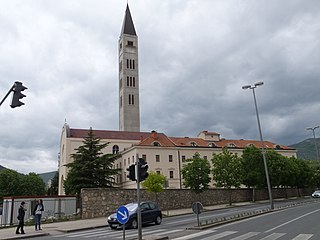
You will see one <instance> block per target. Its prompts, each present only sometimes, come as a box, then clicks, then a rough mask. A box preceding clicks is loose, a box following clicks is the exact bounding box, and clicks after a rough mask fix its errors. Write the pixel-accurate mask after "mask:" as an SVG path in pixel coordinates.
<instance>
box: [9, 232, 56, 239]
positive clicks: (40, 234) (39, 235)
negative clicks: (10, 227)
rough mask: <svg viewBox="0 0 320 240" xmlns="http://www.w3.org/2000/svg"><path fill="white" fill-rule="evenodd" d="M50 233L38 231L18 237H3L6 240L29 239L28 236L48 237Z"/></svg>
mask: <svg viewBox="0 0 320 240" xmlns="http://www.w3.org/2000/svg"><path fill="white" fill-rule="evenodd" d="M49 235H50V234H49V233H38V234H30V235H23V236H22V235H18V236H16V237H9V238H3V239H4V240H12V239H27V238H36V237H46V236H49Z"/></svg>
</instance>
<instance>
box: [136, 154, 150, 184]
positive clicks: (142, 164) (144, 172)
mask: <svg viewBox="0 0 320 240" xmlns="http://www.w3.org/2000/svg"><path fill="white" fill-rule="evenodd" d="M138 166H139V182H142V181H144V180H145V179H146V178H147V177H148V176H149V173H148V168H149V166H148V164H147V162H146V160H144V159H143V158H139V165H138Z"/></svg>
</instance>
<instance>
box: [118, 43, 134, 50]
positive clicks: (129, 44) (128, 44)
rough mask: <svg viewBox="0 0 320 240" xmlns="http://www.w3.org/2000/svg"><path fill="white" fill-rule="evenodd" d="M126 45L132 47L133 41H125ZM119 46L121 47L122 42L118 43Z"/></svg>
mask: <svg viewBox="0 0 320 240" xmlns="http://www.w3.org/2000/svg"><path fill="white" fill-rule="evenodd" d="M127 46H129V47H134V45H133V41H127ZM119 47H120V49H122V42H121V43H120V45H119Z"/></svg>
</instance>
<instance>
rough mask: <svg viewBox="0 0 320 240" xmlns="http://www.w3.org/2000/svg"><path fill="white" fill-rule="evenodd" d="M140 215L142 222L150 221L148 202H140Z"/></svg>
mask: <svg viewBox="0 0 320 240" xmlns="http://www.w3.org/2000/svg"><path fill="white" fill-rule="evenodd" d="M141 217H142V223H149V222H152V210H151V209H150V206H149V203H142V204H141Z"/></svg>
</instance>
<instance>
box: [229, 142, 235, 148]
mask: <svg viewBox="0 0 320 240" xmlns="http://www.w3.org/2000/svg"><path fill="white" fill-rule="evenodd" d="M228 147H229V148H235V147H237V146H236V145H235V144H234V143H229V144H228Z"/></svg>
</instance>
